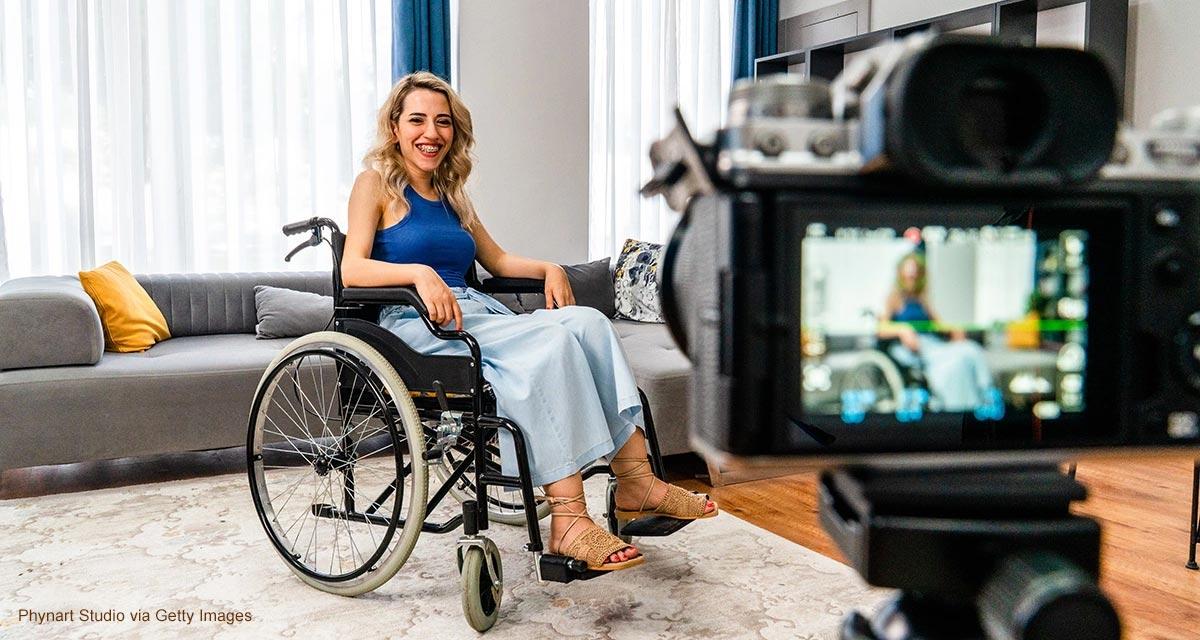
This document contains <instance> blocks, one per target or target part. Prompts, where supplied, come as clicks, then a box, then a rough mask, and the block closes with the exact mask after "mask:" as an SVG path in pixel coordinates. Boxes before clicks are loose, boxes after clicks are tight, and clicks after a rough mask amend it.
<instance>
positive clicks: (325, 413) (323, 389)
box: [246, 218, 687, 631]
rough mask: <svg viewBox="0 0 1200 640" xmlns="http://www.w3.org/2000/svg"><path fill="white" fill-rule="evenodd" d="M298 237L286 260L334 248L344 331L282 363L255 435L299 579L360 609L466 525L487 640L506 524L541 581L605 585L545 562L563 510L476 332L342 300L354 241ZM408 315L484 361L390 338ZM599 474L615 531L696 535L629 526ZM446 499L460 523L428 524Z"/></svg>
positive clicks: (465, 577)
mask: <svg viewBox="0 0 1200 640" xmlns="http://www.w3.org/2000/svg"><path fill="white" fill-rule="evenodd" d="M283 230H284V233H285V234H288V235H293V234H297V233H305V232H309V233H311V236H310V237H309V239H308V240H307V241H305V242H304V243H302V244H301V245H300V246H298V247H296V248H295V249H293V250H292V251H291V253H289V254H288V255H287V258H285V260H290V259H291V257H292V256H294V255H295V254H296V253H297V252H298V251H300V250H302V249H304V248H306V247H311V246H317V245H319V244H321V243H322V242H324V243H326V244H328V245H329V246H330V247H331V249H332V250H333V287H334V314H333V317H332V318H331V320H330V323H331V325H332V330H326V331H320V332H316V333H310V334H308V335H305V336H302V337H300V338H297V339H296V340H295V341H293V342H292V343H291V344H289V345H288V346H287V347H285V348H284V349H283V351H282V352H281V353H280V354H279V355H278V356H277V357H276V358H275V359H274V361H273V362H272V363H271V364H270V366H269V367H268V368H267V370H266V372H265V373H264V374H263V377H262V379H261V381H260V382H259V384H258V388H257V390H256V392H255V395H254V400H253V403H252V406H251V412H250V418H249V425H248V429H247V442H246V457H247V469H248V474H249V480H250V490H251V496H252V498H253V501H254V507H255V510H256V511H257V513H258V517H259V520H260V521H261V523H262V526H263V528H264V530H265V531H266V534H267V537H268V538H269V539H270V541H271V544H272V545H273V546H274V548H275V550H276V551H277V552H278V553H279V555H280V557H281V558H282V559H283V561H284V562H285V564H286V565H287V567H288V568H289V569H291V571H292V572H293V573H295V574H296V576H297V577H298V578H299V579H300V580H302V581H303V582H305V583H307V584H308V585H310V586H312V587H315V588H317V589H320V590H322V591H326V592H329V593H333V594H337V595H343V596H357V595H360V594H363V593H367V592H369V591H372V590H374V589H376V588H378V587H380V586H381V585H383V584H384V583H385V582H387V581H388V580H389V579H390V578H391V577H392V576H394V575H395V574H396V572H397V571H399V570H400V568H401V567H402V566H403V565H404V563H405V561H406V560H407V558H408V556H409V554H410V553H411V552H412V550H413V547H414V546H415V545H416V542H417V537H418V535H419V534H421V533H422V532H428V533H450V532H453V531H455V530H457V529H458V528H459V527H460V526H461V527H462V535H461V536H460V538H459V540H458V543H457V550H456V561H457V565H458V569H459V573H460V581H461V584H462V588H463V594H462V607H463V613H464V615H465V617H466V619H467V621H468V623H469V624H470V625H471V627H472V628H474V629H475V630H477V631H486V630H487V629H489V628H491V627H492V625H494V624H495V623H496V620H497V618H498V616H499V612H500V603H501V599H502V596H503V584H504V580H503V570H502V567H501V560H500V553H499V550H498V549H497V547H496V545H495V544H494V543H493V542H492V541H491V540H489V539H488V538H487V537H486V536H485V535H483V532H486V530H487V529H488V527H489V524H490V523H491V522H493V521H494V522H498V523H504V524H511V525H524V526H525V527H526V529H527V531H528V535H529V542H528V543H527V544H526V545H525V546H524V548H525V550H526V551H528V552H530V553H532V559H533V566H534V572H535V575H536V577H537V579H538V581H539V582H545V581H553V582H564V583H565V582H572V581H574V580H588V579H592V578H595V577H597V576H599V575H601V574H603V573H606V572H600V571H592V570H589V569H588V568H587V565H586V563H584V562H582V561H579V560H575V559H572V558H569V557H566V556H560V555H554V554H550V553H548V552H547V551H546V550H545V549H544V548H543V545H542V541H541V533H540V530H539V524H538V523H539V520H540V519H542V518H544V517H545V516H546V515H547V514H548V513H549V505H548V504H546V503H544V502H539V500H538V497H539V493H538V490H535V488H534V487H533V486H532V484H531V482H530V474H529V469H528V459H527V456H526V444H525V438H524V436H523V435H522V432H521V428H520V426H519V425H517V424H515V423H513V422H512V421H511V420H508V419H506V418H504V417H501V416H499V415H497V413H496V397H495V394H494V393H493V390H492V387H491V386H490V385H489V384H488V382H487V381H486V380H485V379H484V378H483V375H482V364H481V363H482V360H481V358H480V350H479V345H478V343H477V342H476V341H475V339H474V338H473V337H472V336H471V335H470V333H468V332H466V331H452V330H444V329H442V328H440V327H438V326H437V325H435V324H434V323H433V322H432V321H431V320H430V319H429V315H428V313H427V311H426V310H425V307H424V305H423V304H422V302H421V299H420V297H419V296H418V295H417V293H416V290H415V289H413V288H411V287H378V288H351V287H344V286H342V282H341V275H340V274H341V256H342V249H343V246H344V243H345V236H344V235H343V234H342V233H341V231H340V230H339V229H338V227H337V224H336V223H334V222H333V221H332V220H329V219H328V218H311V219H309V220H306V221H302V222H297V223H292V224H289V225H287V226H285V227H284V229H283ZM326 232H327V233H328V237H326ZM468 283H469V284H471V286H473V287H475V288H477V289H479V290H481V291H484V292H488V293H541V292H542V291H543V282H542V281H540V280H528V279H513V278H490V279H488V280H485V281H483V282H479V281H478V279H477V278H476V277H475V270H474V267H472V269H471V273H470V274H468ZM393 304H401V305H411V306H412V307H415V308H416V309H417V310H418V312H419V313H420V318H421V320H422V321H423V322H424V324H425V326H426V328H427V329H428V330H429V331H430V332H431V333H432V334H433V335H435V336H437V337H438V338H440V339H442V340H455V341H459V342H462V343H463V344H464V345H465V346H466V348H467V350H468V351H469V355H465V356H448V355H440V356H428V355H424V354H421V353H419V352H417V351H415V350H414V349H412V348H410V347H409V346H408V345H406V344H405V343H404V342H403V341H401V340H400V339H399V338H398V337H397V336H395V334H393V333H391V332H389V331H387V330H386V329H384V328H383V327H381V326H380V325H379V324H377V321H378V318H379V312H380V309H381V308H382V307H383V306H384V305H393ZM641 396H642V407H643V411H644V416H645V422H646V428H645V436H646V440H647V449H648V452H649V454H650V466H651V469H652V471H653V472H654V474H655V475H656V476H658V477H659V478H662V477H663V476H664V474H663V467H662V459H661V455H660V453H659V448H658V441H657V438H656V437H655V434H654V426H653V419H652V417H651V415H650V406H649V404H648V403H647V401H646V396H645V394H644V393H642V394H641ZM501 432H506V433H508V434H509V435H510V436H511V437H512V442H513V445H514V447H515V450H516V465H517V471H518V473H517V475H516V476H510V475H504V474H503V473H502V469H501V464H500V450H499V434H500V433H501ZM597 474H607V475H608V491H607V509H606V512H605V520H606V522H607V525H608V529H609V530H610V531H611V532H612V533H613V534H614V535H618V536H620V537H621V538H622V539H623V540H624V541H626V542H629V541H630V540H631V539H632V537H634V536H638V537H646V536H662V535H669V534H670V533H673V532H674V531H676V530H678V529H679V528H681V527H682V526H684V525H686V524H687V522H686V521H680V520H672V519H669V518H657V517H654V518H642V519H638V520H635V521H632V522H620V521H618V520H617V519H616V518H615V516H614V514H615V513H616V509H615V506H614V497H615V487H616V484H615V477H614V475H613V473H612V470H611V468H610V467H609V466H608V465H604V464H596V465H593V466H591V467H589V468H587V469H585V470H584V471H583V477H584V479H587V478H590V477H592V476H595V475H597ZM431 475H432V476H434V483H433V484H434V486H436V489H435V490H434V491H433V493H432V495H430V488H431V485H430V476H431ZM447 497H450V498H452V499H454V500H457V501H459V502H460V503H461V513H458V512H457V511H455V512H453V515H452V516H451V517H449V518H448V519H447V520H445V521H443V522H433V521H430V519H427V514H429V513H431V512H433V511H434V510H435V509H436V508H437V507H438V506H439V505H440V504H441V503H442V501H443V500H446V498H447Z"/></svg>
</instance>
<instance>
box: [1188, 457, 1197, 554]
mask: <svg viewBox="0 0 1200 640" xmlns="http://www.w3.org/2000/svg"><path fill="white" fill-rule="evenodd" d="M1198 500H1200V460H1197V461H1196V465H1195V467H1194V469H1193V471H1192V521H1191V527H1192V530H1191V534H1190V535H1189V536H1188V561H1187V568H1189V569H1191V570H1193V571H1196V570H1200V566H1198V565H1197V564H1196V545H1197V544H1200V518H1197V513H1196V507H1197V502H1198Z"/></svg>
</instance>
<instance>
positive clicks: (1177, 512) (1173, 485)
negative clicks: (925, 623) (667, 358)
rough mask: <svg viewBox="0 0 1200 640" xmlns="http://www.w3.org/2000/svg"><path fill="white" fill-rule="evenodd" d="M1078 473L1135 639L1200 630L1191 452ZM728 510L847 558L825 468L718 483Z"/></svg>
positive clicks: (1096, 464)
mask: <svg viewBox="0 0 1200 640" xmlns="http://www.w3.org/2000/svg"><path fill="white" fill-rule="evenodd" d="M1077 474H1078V475H1077V477H1078V479H1079V480H1080V482H1082V483H1083V484H1084V485H1085V486H1087V488H1088V491H1089V496H1088V500H1087V501H1086V502H1084V503H1082V504H1080V505H1079V506H1078V508H1076V509H1075V511H1076V512H1078V513H1080V514H1085V515H1088V516H1091V517H1094V518H1096V519H1098V520H1099V521H1100V522H1101V525H1102V527H1103V539H1102V551H1101V552H1102V556H1101V586H1102V587H1103V589H1104V590H1105V592H1106V593H1107V594H1108V596H1109V598H1110V599H1112V600H1113V602H1114V604H1115V605H1116V607H1117V610H1118V612H1119V613H1120V615H1121V617H1122V621H1123V623H1124V628H1125V635H1124V637H1125V638H1127V639H1131V640H1151V639H1153V640H1188V639H1194V638H1200V571H1190V570H1188V569H1186V568H1185V567H1184V563H1185V562H1186V560H1187V552H1188V549H1187V541H1188V533H1189V530H1188V520H1189V517H1190V515H1191V488H1192V485H1191V482H1192V460H1191V459H1190V458H1183V457H1171V458H1156V459H1140V458H1139V459H1129V460H1104V461H1087V462H1083V463H1080V464H1079V467H1078V472H1077ZM680 484H683V485H684V486H686V487H688V488H690V489H692V490H694V491H698V490H703V491H706V492H708V493H709V494H711V495H712V497H713V499H714V500H716V501H718V502H719V503H720V506H721V508H722V509H724V510H725V511H727V512H729V513H731V514H733V515H736V516H738V517H739V518H742V519H744V520H747V521H749V522H751V523H753V524H755V525H757V526H759V527H762V528H764V529H767V530H768V531H771V532H774V533H776V534H778V535H780V536H782V537H784V538H787V539H788V540H791V541H793V542H796V543H798V544H801V545H804V546H805V547H808V548H810V549H813V550H815V551H818V552H820V553H823V554H825V555H827V556H829V557H831V558H835V559H837V560H839V561H844V560H843V558H842V556H841V554H840V553H839V551H838V549H837V547H836V546H835V545H834V543H833V541H831V540H830V539H829V537H828V536H827V535H825V532H824V531H823V530H822V529H821V526H820V523H819V522H818V516H817V502H816V476H815V474H804V475H794V476H785V477H782V478H775V479H769V480H757V481H753V482H745V483H740V484H735V485H729V486H725V487H717V488H711V487H709V486H708V485H707V484H705V483H704V482H703V481H700V480H688V481H683V482H681V483H680Z"/></svg>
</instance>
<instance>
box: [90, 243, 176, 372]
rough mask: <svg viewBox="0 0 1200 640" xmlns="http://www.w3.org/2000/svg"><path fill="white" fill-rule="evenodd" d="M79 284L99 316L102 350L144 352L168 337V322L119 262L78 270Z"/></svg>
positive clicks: (169, 334)
mask: <svg viewBox="0 0 1200 640" xmlns="http://www.w3.org/2000/svg"><path fill="white" fill-rule="evenodd" d="M79 282H80V284H81V285H83V290H84V291H87V294H88V295H89V296H91V298H92V301H93V302H95V303H96V310H97V311H99V313H100V323H101V324H102V325H104V349H105V351H116V352H118V353H129V352H133V351H145V350H146V349H149V348H150V347H152V346H154V343H156V342H162V341H163V340H166V339H167V338H170V337H171V333H170V331H168V330H167V319H166V318H164V317H163V314H162V312H161V311H159V310H158V307H157V306H155V305H154V301H153V300H151V299H150V295H149V294H147V293H146V290H145V289H143V288H142V285H141V284H139V283H138V281H137V280H135V279H134V278H133V274H132V273H129V270H128V269H126V268H125V267H124V266H122V265H121V263H120V262H117V261H116V260H113V261H111V262H108V263H105V264H104V265H101V266H99V267H97V268H95V269H92V270H91V271H80V272H79Z"/></svg>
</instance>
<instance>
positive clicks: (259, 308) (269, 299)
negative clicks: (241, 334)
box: [254, 284, 333, 339]
mask: <svg viewBox="0 0 1200 640" xmlns="http://www.w3.org/2000/svg"><path fill="white" fill-rule="evenodd" d="M254 310H255V313H256V314H257V315H258V324H257V325H255V326H254V334H255V335H256V336H258V337H259V338H260V339H266V338H294V337H297V336H302V335H304V334H306V333H313V332H314V331H324V330H325V329H326V328H328V327H329V326H330V323H331V322H332V320H333V297H332V296H323V295H320V294H316V293H309V292H308V291H296V290H294V289H283V288H280V287H268V286H267V285H262V284H260V285H258V286H256V287H254Z"/></svg>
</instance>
